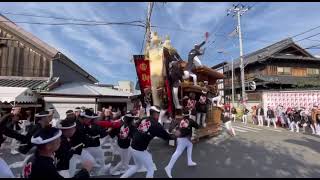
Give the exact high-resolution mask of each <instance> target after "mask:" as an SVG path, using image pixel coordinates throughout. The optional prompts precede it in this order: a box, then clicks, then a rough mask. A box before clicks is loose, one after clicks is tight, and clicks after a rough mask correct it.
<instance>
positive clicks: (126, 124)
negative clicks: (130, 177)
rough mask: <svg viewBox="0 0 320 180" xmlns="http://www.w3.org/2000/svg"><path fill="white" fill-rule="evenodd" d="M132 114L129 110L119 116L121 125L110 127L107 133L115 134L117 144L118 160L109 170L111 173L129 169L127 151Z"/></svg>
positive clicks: (129, 155)
mask: <svg viewBox="0 0 320 180" xmlns="http://www.w3.org/2000/svg"><path fill="white" fill-rule="evenodd" d="M133 120H134V116H132V114H131V113H130V112H129V113H128V112H127V114H125V115H124V116H123V117H122V118H121V126H120V127H119V128H110V130H109V135H110V136H111V137H112V136H117V143H118V146H119V154H120V158H121V160H120V162H119V163H118V164H117V165H116V166H115V167H114V168H112V169H111V170H110V173H111V174H112V175H119V174H123V173H124V172H126V171H127V170H128V169H129V162H130V158H131V154H130V151H129V147H130V143H131V138H132V133H133V131H134V126H133Z"/></svg>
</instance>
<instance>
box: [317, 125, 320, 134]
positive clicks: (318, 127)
mask: <svg viewBox="0 0 320 180" xmlns="http://www.w3.org/2000/svg"><path fill="white" fill-rule="evenodd" d="M316 134H317V135H319V136H320V124H316Z"/></svg>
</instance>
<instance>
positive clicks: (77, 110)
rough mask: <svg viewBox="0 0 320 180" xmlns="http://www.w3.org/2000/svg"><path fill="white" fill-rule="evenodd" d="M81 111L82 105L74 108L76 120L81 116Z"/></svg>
mask: <svg viewBox="0 0 320 180" xmlns="http://www.w3.org/2000/svg"><path fill="white" fill-rule="evenodd" d="M80 113H81V108H80V107H76V108H75V109H74V115H75V118H76V120H78V118H79V116H80Z"/></svg>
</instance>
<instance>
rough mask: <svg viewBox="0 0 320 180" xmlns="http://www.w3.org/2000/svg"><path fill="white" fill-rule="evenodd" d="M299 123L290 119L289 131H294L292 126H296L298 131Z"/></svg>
mask: <svg viewBox="0 0 320 180" xmlns="http://www.w3.org/2000/svg"><path fill="white" fill-rule="evenodd" d="M299 124H300V122H297V123H295V122H294V121H292V122H291V124H290V128H291V131H294V127H296V129H297V132H299Z"/></svg>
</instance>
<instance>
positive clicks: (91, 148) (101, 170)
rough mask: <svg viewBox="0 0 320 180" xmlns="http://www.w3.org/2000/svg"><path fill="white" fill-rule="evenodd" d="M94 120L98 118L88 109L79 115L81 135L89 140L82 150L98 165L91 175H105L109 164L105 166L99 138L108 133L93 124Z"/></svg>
mask: <svg viewBox="0 0 320 180" xmlns="http://www.w3.org/2000/svg"><path fill="white" fill-rule="evenodd" d="M96 118H98V116H96V115H95V114H94V113H93V112H92V110H90V109H85V111H84V112H83V113H82V114H81V115H80V119H83V124H82V128H83V129H82V133H84V134H86V135H87V136H88V137H89V138H90V139H91V140H89V141H87V143H86V144H85V148H84V149H85V150H86V151H87V152H89V153H90V154H91V155H92V156H93V157H94V159H95V161H96V163H97V165H98V167H97V168H94V170H93V173H94V174H95V175H101V174H103V175H105V174H106V173H107V172H108V171H109V168H110V166H111V164H108V165H105V158H104V152H103V150H102V148H101V146H100V138H104V137H106V136H107V135H108V133H107V131H106V130H105V129H104V128H101V127H100V126H98V125H96V124H95V123H94V122H93V121H94V119H96Z"/></svg>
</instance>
